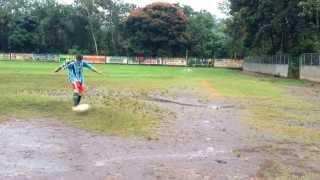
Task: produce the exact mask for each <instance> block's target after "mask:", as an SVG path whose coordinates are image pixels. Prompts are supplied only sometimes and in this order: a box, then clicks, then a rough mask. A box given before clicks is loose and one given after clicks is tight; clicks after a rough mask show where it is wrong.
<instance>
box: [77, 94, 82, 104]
mask: <svg viewBox="0 0 320 180" xmlns="http://www.w3.org/2000/svg"><path fill="white" fill-rule="evenodd" d="M81 97H82V96H80V95H78V101H77V105H79V104H80V101H81Z"/></svg>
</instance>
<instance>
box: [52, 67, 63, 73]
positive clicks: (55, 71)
mask: <svg viewBox="0 0 320 180" xmlns="http://www.w3.org/2000/svg"><path fill="white" fill-rule="evenodd" d="M61 69H62V67H61V66H59V67H58V68H57V69H55V70H54V71H53V72H54V73H57V72H59V71H61Z"/></svg>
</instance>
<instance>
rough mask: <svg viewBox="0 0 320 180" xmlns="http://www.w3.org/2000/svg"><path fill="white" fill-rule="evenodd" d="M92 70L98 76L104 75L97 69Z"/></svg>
mask: <svg viewBox="0 0 320 180" xmlns="http://www.w3.org/2000/svg"><path fill="white" fill-rule="evenodd" d="M91 70H92V71H93V72H95V73H97V74H102V72H101V71H99V70H98V69H96V68H95V67H92V68H91Z"/></svg>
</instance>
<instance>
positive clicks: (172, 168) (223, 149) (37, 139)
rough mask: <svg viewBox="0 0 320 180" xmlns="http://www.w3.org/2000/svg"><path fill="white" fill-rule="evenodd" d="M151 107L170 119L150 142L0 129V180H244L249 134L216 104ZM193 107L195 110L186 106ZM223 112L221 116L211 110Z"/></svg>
mask: <svg viewBox="0 0 320 180" xmlns="http://www.w3.org/2000/svg"><path fill="white" fill-rule="evenodd" d="M159 98H162V97H156V98H155V99H157V100H155V101H154V102H153V103H155V104H157V105H159V106H161V107H163V108H167V109H169V110H170V111H172V112H175V114H176V117H175V118H174V119H172V120H170V121H169V122H164V123H162V125H161V127H160V129H159V132H157V134H158V138H155V139H153V140H145V139H132V138H120V137H111V136H102V135H95V134H91V133H88V132H84V131H82V130H79V129H75V128H72V127H68V126H66V125H64V124H61V123H58V122H54V121H49V120H32V121H19V120H10V121H8V122H6V123H3V124H1V125H0V147H1V149H0V179H33V180H34V179H57V178H60V179H248V178H249V177H251V176H254V175H255V174H256V172H257V171H258V169H259V166H258V165H259V164H260V163H261V162H262V159H260V158H258V156H254V157H250V158H251V159H250V158H241V157H240V156H239V155H237V154H236V153H234V152H233V151H234V150H235V149H241V148H245V147H246V146H245V143H244V141H246V140H247V139H248V137H249V136H248V135H249V132H250V130H249V129H247V128H246V127H244V126H243V125H242V124H240V121H239V117H240V116H241V114H240V111H238V110H237V108H233V107H234V105H232V104H230V103H228V102H224V101H223V100H221V99H220V100H218V101H210V102H208V103H206V104H200V103H199V102H198V101H197V100H196V99H192V98H183V97H181V98H179V97H178V98H175V99H174V100H166V101H159ZM188 104H193V105H195V106H190V105H188ZM219 107H225V108H219Z"/></svg>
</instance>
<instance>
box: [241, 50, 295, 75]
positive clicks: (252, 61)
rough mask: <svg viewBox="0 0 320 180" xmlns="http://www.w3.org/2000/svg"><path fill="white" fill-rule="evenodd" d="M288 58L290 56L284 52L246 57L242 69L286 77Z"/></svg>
mask: <svg viewBox="0 0 320 180" xmlns="http://www.w3.org/2000/svg"><path fill="white" fill-rule="evenodd" d="M290 59H291V57H290V56H289V55H286V54H278V55H274V56H260V57H247V58H246V59H245V62H244V64H243V70H244V71H247V72H256V73H263V74H271V75H276V76H281V77H288V72H289V62H290Z"/></svg>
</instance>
